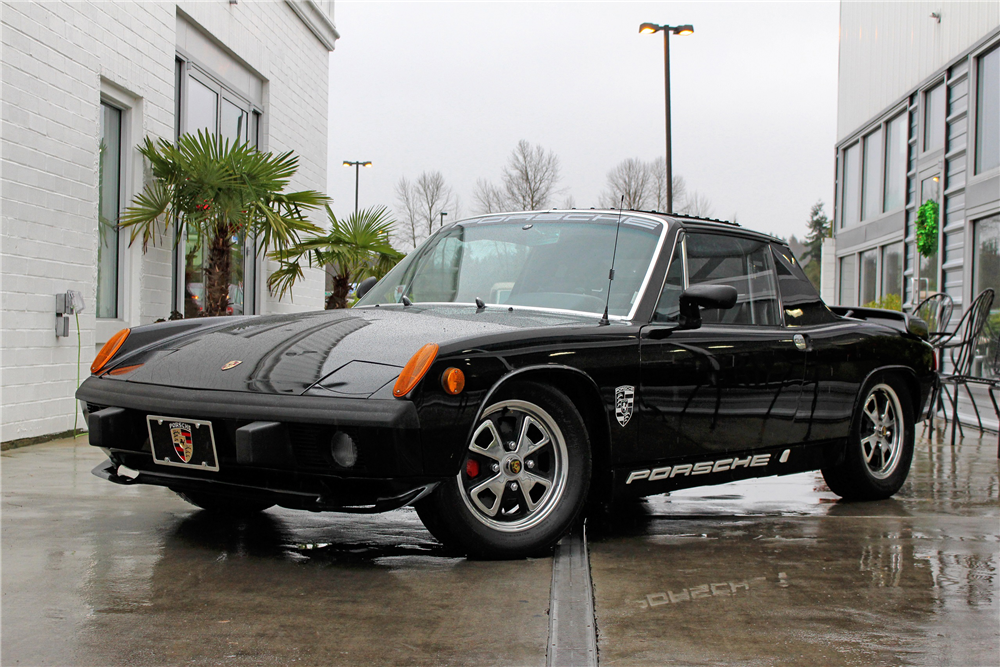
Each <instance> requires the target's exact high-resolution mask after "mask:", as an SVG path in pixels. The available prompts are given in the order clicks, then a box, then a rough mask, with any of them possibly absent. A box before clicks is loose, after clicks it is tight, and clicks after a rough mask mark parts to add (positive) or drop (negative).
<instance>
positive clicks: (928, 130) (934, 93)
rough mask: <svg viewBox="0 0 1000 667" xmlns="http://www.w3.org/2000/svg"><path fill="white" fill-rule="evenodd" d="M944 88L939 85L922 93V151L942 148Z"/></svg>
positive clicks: (942, 85)
mask: <svg viewBox="0 0 1000 667" xmlns="http://www.w3.org/2000/svg"><path fill="white" fill-rule="evenodd" d="M944 92H945V86H944V84H943V83H939V84H938V85H936V86H934V87H933V88H931V89H930V90H928V91H927V92H926V93H924V151H925V152H926V151H935V150H937V149H939V148H943V147H944V106H945V98H944Z"/></svg>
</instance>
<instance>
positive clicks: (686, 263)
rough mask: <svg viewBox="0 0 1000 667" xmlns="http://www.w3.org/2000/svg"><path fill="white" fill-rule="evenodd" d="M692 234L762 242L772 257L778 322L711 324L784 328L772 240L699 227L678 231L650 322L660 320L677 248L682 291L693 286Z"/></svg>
mask: <svg viewBox="0 0 1000 667" xmlns="http://www.w3.org/2000/svg"><path fill="white" fill-rule="evenodd" d="M690 234H698V235H703V236H718V237H724V238H731V239H737V240H741V241H751V242H759V243H762V244H763V247H765V248H766V249H767V253H766V256H767V257H769V258H770V260H769V261H770V262H771V264H770V267H769V271H770V274H771V284H772V286H773V288H774V303H775V309H776V312H775V319H776V323H775V324H757V323H755V322H711V323H709V324H712V325H713V326H727V327H756V328H761V329H781V328H784V327H785V326H786V323H785V314H784V304H783V303H782V300H781V291H780V289H779V286H778V272H777V270H776V269H775V259H774V257H773V256H772V252H773V251H772V249H771V242H770V241H767V240H761V239H759V238H754V237H751V236H744V235H741V234H727V233H726V232H725V231H721V230H720V231H715V230H703V229H698V230H683V229H682V230H680V231H678V237H679V238H678V239H677V240H676V241H675V242H674V247H673V248H672V249H671V251H670V263H668V264H667V270H666V272H665V273H664V274H663V282H662V284H661V285H660V293H659V295H658V296H657V297H656V302H655V303H654V305H653V312H652V314H651V315H650V323H651V324H657V323H658V320H656V312H657V309H658V307H659V305H660V299H662V298H663V293H664V289H665V288H666V280H667V276H668V275H669V273H670V269H671V268H672V267H671V265H672V263H673V261H674V259H675V257H676V256H677V250H678V248H679V249H680V251H681V252H680V258H681V260H682V266H683V271H682V272H681V280H682V284H683V287H682V292H683V290H686V289H688V288H689V287H690V286H691V276H690V268H691V264H690V260H689V259H688V248H687V239H688V236H689V235H690ZM746 277H747V279H748V290H749V285H750V282H749V277H750V274H749V273H747V274H746ZM696 284H701V283H696ZM748 294H749V291H748Z"/></svg>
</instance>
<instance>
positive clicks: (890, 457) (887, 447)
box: [859, 384, 906, 479]
mask: <svg viewBox="0 0 1000 667" xmlns="http://www.w3.org/2000/svg"><path fill="white" fill-rule="evenodd" d="M905 432H906V424H905V423H904V422H903V410H902V407H901V406H900V404H899V397H898V396H896V392H895V391H894V390H893V388H892V387H890V386H889V385H887V384H878V385H875V386H874V387H872V389H871V391H869V392H868V397H867V398H865V404H864V406H862V409H861V428H860V430H859V435H860V437H861V456H862V457H863V458H864V460H865V464H867V466H868V472H870V473H871V475H872V477H874V478H876V479H886V478H887V477H889V476H890V475H892V473H894V472H895V471H896V466H897V465H898V464H899V457H900V455H901V454H902V451H903V437H904V435H905Z"/></svg>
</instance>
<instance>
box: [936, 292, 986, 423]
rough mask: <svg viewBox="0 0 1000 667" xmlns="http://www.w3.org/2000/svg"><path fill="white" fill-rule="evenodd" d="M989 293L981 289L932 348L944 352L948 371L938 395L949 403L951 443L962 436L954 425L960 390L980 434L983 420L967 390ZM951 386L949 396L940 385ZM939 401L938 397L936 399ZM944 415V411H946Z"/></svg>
mask: <svg viewBox="0 0 1000 667" xmlns="http://www.w3.org/2000/svg"><path fill="white" fill-rule="evenodd" d="M993 297H994V294H993V290H992V289H990V288H987V289H984V290H983V291H982V292H980V293H979V295H978V296H977V297H976V298H975V299H974V300H973V302H972V303H971V304H970V305H969V308H968V310H966V311H965V314H964V315H962V319H961V320H959V322H958V326H957V327H955V331H954V332H952V333H951V334H948V335H947V336H945V337H943V338H940V339H939V340H938V342H937V345H936V347H939V348H940V349H941V350H942V351H944V350H948V353H949V354H948V356H949V360H950V361H951V370H950V372H948V373H941V375H940V380H941V382H940V387H941V392H942V393H943V394H945V395H948V399H949V400H950V401H951V418H952V421H951V441H952V443H954V442H955V429H956V428H957V429H958V431H959V432H960V433H961V434H962V436H963V437H964V436H965V433H964V431H963V430H962V425H961V424H959V423H958V388H959V386H964V387H965V391H966V393H967V394H968V395H969V400H970V401H971V402H972V409H973V411H975V413H976V421H977V422H979V430H980V432H982V430H983V420H982V419H981V418H980V417H979V408H978V406H976V399H975V398H973V396H972V392H971V391H970V390H969V380H970V378H972V377H973V376H972V362H973V360H974V359H975V352H976V348H977V346H978V345H979V344H980V338H981V336H982V333H983V327H984V326H985V325H986V320H987V318H988V317H989V314H990V308H992V306H993ZM948 384H951V385H954V387H955V389H954V391H953V392H952V393H951V394H950V395H949V394H948V392H947V390H946V389H945V387H944V385H948ZM938 399H939V401H940V399H941V396H940V395H939V396H938ZM946 414H947V411H946Z"/></svg>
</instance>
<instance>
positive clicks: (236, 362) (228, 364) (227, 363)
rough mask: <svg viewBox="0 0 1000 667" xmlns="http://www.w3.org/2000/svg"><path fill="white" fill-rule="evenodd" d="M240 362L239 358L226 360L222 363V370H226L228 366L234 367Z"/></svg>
mask: <svg viewBox="0 0 1000 667" xmlns="http://www.w3.org/2000/svg"><path fill="white" fill-rule="evenodd" d="M242 363H243V362H242V361H240V360H239V359H233V360H232V361H227V362H226V363H224V364H222V370H224V371H228V370H229V369H230V368H236V367H237V366H239V365H240V364H242Z"/></svg>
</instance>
